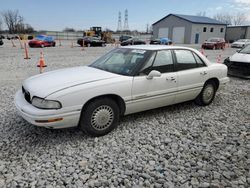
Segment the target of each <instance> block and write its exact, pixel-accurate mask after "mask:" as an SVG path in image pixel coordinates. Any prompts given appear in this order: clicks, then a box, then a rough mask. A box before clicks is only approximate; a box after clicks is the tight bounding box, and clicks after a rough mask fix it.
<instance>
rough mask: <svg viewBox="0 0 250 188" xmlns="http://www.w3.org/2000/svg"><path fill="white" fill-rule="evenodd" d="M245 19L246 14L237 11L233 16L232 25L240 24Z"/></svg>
mask: <svg viewBox="0 0 250 188" xmlns="http://www.w3.org/2000/svg"><path fill="white" fill-rule="evenodd" d="M245 21H246V15H245V14H244V13H242V12H238V13H237V14H236V15H234V16H233V19H232V24H233V25H242V24H243V23H244V22H245Z"/></svg>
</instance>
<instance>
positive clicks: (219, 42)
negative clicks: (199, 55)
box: [201, 38, 226, 50]
mask: <svg viewBox="0 0 250 188" xmlns="http://www.w3.org/2000/svg"><path fill="white" fill-rule="evenodd" d="M225 45H226V42H225V39H223V38H209V39H208V40H206V41H205V42H204V43H203V44H202V46H201V48H203V49H213V50H215V49H224V48H225Z"/></svg>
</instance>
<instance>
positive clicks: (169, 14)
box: [152, 14, 228, 25]
mask: <svg viewBox="0 0 250 188" xmlns="http://www.w3.org/2000/svg"><path fill="white" fill-rule="evenodd" d="M169 16H175V17H178V18H180V19H183V20H186V21H188V22H191V23H194V24H209V25H228V24H225V23H204V22H192V21H190V20H188V19H185V18H182V17H180V16H178V15H176V14H168V15H167V16H165V17H163V18H162V19H160V20H158V21H157V22H155V23H153V24H152V25H155V24H157V23H159V22H161V21H162V20H164V19H165V18H167V17H169Z"/></svg>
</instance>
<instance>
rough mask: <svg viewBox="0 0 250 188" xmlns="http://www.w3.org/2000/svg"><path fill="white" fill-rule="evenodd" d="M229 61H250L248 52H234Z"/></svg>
mask: <svg viewBox="0 0 250 188" xmlns="http://www.w3.org/2000/svg"><path fill="white" fill-rule="evenodd" d="M230 61H236V62H248V63H250V54H243V53H235V54H234V55H233V56H231V57H230Z"/></svg>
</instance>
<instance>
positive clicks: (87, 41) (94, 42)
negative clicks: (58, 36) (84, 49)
mask: <svg viewBox="0 0 250 188" xmlns="http://www.w3.org/2000/svg"><path fill="white" fill-rule="evenodd" d="M83 41H84V46H88V47H90V46H105V44H106V43H105V41H104V40H101V39H99V38H97V37H83V38H79V39H78V40H77V44H79V45H80V46H83Z"/></svg>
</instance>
